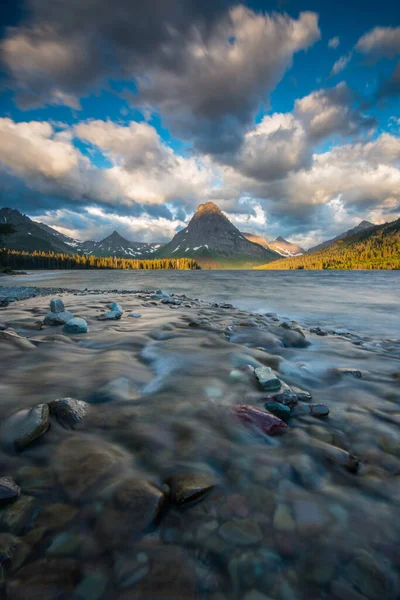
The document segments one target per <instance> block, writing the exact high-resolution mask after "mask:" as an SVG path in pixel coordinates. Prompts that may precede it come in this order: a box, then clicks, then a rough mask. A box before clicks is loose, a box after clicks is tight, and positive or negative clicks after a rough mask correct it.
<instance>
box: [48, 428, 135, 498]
mask: <svg viewBox="0 0 400 600" xmlns="http://www.w3.org/2000/svg"><path fill="white" fill-rule="evenodd" d="M127 460H128V459H127V456H126V454H125V453H124V452H123V451H122V450H120V449H119V448H118V447H117V446H113V445H112V444H108V443H106V442H101V443H100V442H97V443H96V442H95V441H93V440H91V439H84V438H75V437H69V438H67V439H65V440H64V441H63V442H62V443H61V444H60V445H59V447H58V448H57V451H56V453H55V456H54V462H53V466H54V470H55V472H56V475H57V478H58V480H59V482H60V484H61V485H62V486H63V488H64V490H65V491H66V493H67V494H68V496H69V497H70V498H71V499H72V500H76V499H78V498H81V497H82V496H84V495H85V494H87V495H88V496H89V497H93V494H94V492H95V491H94V490H93V489H91V488H92V486H94V485H95V483H96V482H98V480H99V479H101V478H103V477H105V476H106V475H107V474H108V473H111V472H113V470H115V469H118V467H122V466H123V465H124V464H125V463H126V462H127Z"/></svg>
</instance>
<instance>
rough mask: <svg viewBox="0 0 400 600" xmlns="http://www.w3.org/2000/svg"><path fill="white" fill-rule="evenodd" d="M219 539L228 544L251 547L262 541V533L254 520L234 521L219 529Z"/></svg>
mask: <svg viewBox="0 0 400 600" xmlns="http://www.w3.org/2000/svg"><path fill="white" fill-rule="evenodd" d="M219 535H220V537H221V538H222V539H223V540H224V541H225V542H228V543H230V544H234V545H238V546H251V545H252V544H257V543H258V542H260V541H261V540H262V537H263V536H262V531H261V529H260V525H259V524H258V521H256V520H255V519H234V520H232V521H227V522H226V523H224V524H223V525H221V527H220V528H219Z"/></svg>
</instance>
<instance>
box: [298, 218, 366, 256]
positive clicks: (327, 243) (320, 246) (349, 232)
mask: <svg viewBox="0 0 400 600" xmlns="http://www.w3.org/2000/svg"><path fill="white" fill-rule="evenodd" d="M372 227H375V225H374V223H371V222H370V221H365V220H363V221H360V223H359V224H358V225H356V226H355V227H352V228H351V229H348V230H347V231H344V232H343V233H339V235H337V236H335V237H334V238H332V239H329V240H325V241H324V242H321V243H320V244H317V245H316V246H312V248H309V249H308V250H307V252H315V251H317V250H322V249H323V248H327V247H328V246H330V245H331V244H334V243H335V242H338V241H339V240H343V239H345V238H346V237H351V236H352V235H356V234H357V233H360V232H362V231H366V230H367V229H371V228H372Z"/></svg>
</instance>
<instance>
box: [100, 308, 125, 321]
mask: <svg viewBox="0 0 400 600" xmlns="http://www.w3.org/2000/svg"><path fill="white" fill-rule="evenodd" d="M121 317H122V312H119V311H117V310H110V311H108V312H105V313H104V314H103V315H101V317H100V320H101V321H119V320H120V318H121Z"/></svg>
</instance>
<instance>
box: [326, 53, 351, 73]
mask: <svg viewBox="0 0 400 600" xmlns="http://www.w3.org/2000/svg"><path fill="white" fill-rule="evenodd" d="M352 58H353V53H352V52H349V54H345V55H344V56H341V57H340V58H339V59H338V60H337V61H336V62H335V63H334V65H333V67H332V71H331V77H334V76H335V75H338V74H339V73H341V72H342V71H344V69H345V68H346V67H347V65H348V64H349V62H350V61H351V59H352Z"/></svg>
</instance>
